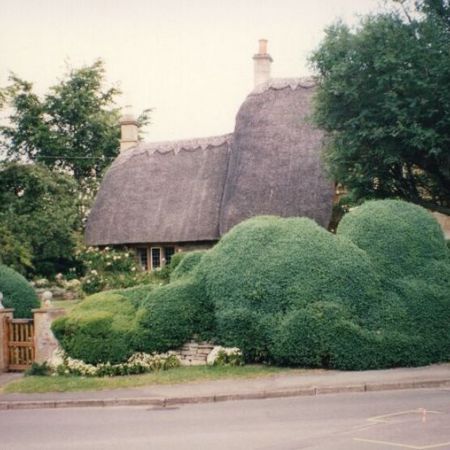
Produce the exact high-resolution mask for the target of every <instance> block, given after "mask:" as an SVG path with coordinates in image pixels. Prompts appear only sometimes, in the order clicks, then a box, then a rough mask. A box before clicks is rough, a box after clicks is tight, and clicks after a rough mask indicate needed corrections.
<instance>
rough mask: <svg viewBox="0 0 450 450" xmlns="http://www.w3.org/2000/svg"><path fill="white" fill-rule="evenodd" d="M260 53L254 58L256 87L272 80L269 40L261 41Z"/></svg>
mask: <svg viewBox="0 0 450 450" xmlns="http://www.w3.org/2000/svg"><path fill="white" fill-rule="evenodd" d="M258 42H259V49H258V53H256V55H254V56H253V61H255V66H254V67H255V87H256V86H258V85H259V84H262V83H265V82H266V81H269V80H270V66H271V64H272V61H273V59H272V57H271V56H270V55H269V54H268V53H267V39H260V40H259V41H258Z"/></svg>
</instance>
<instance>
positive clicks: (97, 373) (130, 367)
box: [48, 350, 180, 377]
mask: <svg viewBox="0 0 450 450" xmlns="http://www.w3.org/2000/svg"><path fill="white" fill-rule="evenodd" d="M179 366H180V360H179V359H178V357H177V356H176V355H175V354H174V353H171V352H168V353H163V354H148V353H135V354H133V355H132V356H130V358H128V360H127V361H126V362H124V363H121V364H111V363H109V362H107V363H101V364H96V365H93V364H87V363H85V362H84V361H81V360H79V359H74V358H71V357H70V356H67V354H65V353H64V351H63V350H58V351H56V352H55V353H54V354H53V356H52V358H51V359H50V361H49V362H48V367H49V368H50V370H51V371H52V373H53V374H54V375H62V376H64V375H79V376H84V377H113V376H119V375H135V374H140V373H148V372H155V371H159V370H168V369H173V368H175V367H179Z"/></svg>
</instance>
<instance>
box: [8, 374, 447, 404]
mask: <svg viewBox="0 0 450 450" xmlns="http://www.w3.org/2000/svg"><path fill="white" fill-rule="evenodd" d="M440 387H450V379H441V380H421V381H402V382H392V383H364V384H353V385H344V386H320V387H316V386H310V387H306V386H304V387H298V388H292V389H279V390H272V391H262V392H247V393H241V394H216V395H200V396H187V397H167V398H162V399H161V398H153V397H141V398H106V399H71V400H35V401H33V400H32V401H4V402H2V401H0V410H13V409H42V408H44V409H49V408H86V407H105V406H154V407H159V408H165V407H167V406H175V405H184V404H194V403H214V402H226V401H232V400H263V399H269V398H283V397H302V396H317V395H325V394H344V393H350V392H376V391H392V390H403V389H427V388H428V389H430V388H440Z"/></svg>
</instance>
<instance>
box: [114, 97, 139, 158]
mask: <svg viewBox="0 0 450 450" xmlns="http://www.w3.org/2000/svg"><path fill="white" fill-rule="evenodd" d="M119 124H120V151H121V152H123V151H125V150H128V149H129V148H131V147H134V146H135V145H136V144H137V143H138V140H139V138H138V122H137V120H136V118H135V117H134V115H133V112H132V108H131V106H130V105H127V106H125V108H124V111H123V115H122V117H121V118H120V121H119Z"/></svg>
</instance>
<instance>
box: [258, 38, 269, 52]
mask: <svg viewBox="0 0 450 450" xmlns="http://www.w3.org/2000/svg"><path fill="white" fill-rule="evenodd" d="M258 42H259V51H258V53H259V54H260V55H265V54H266V53H267V39H260V40H259V41H258Z"/></svg>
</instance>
